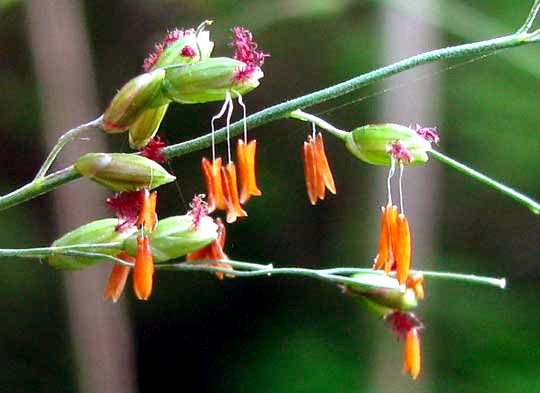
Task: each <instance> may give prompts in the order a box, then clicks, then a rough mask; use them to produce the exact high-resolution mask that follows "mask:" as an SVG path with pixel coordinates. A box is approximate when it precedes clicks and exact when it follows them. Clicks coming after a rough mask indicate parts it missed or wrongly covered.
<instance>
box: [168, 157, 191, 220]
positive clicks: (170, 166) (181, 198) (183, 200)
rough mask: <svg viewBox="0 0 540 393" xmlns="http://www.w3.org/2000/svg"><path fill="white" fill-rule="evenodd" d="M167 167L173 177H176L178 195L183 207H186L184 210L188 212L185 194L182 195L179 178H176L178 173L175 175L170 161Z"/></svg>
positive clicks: (175, 183)
mask: <svg viewBox="0 0 540 393" xmlns="http://www.w3.org/2000/svg"><path fill="white" fill-rule="evenodd" d="M167 166H168V167H169V171H171V173H172V174H173V176H174V177H176V179H175V181H174V185H175V186H176V190H177V191H178V195H179V196H180V200H181V201H182V205H183V206H184V209H185V210H188V205H187V203H186V200H185V199H184V194H183V193H182V189H181V188H180V182H179V181H178V177H177V176H176V173H174V170H173V167H172V165H171V163H170V162H168V161H167Z"/></svg>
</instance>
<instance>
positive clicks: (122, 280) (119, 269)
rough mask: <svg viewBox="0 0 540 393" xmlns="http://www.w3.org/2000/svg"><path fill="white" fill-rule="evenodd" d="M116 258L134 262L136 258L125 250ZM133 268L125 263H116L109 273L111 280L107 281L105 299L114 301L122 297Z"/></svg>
mask: <svg viewBox="0 0 540 393" xmlns="http://www.w3.org/2000/svg"><path fill="white" fill-rule="evenodd" d="M116 258H119V259H122V260H124V261H126V262H130V263H134V262H135V258H133V257H132V256H129V255H128V254H127V253H125V252H121V253H120V254H118V255H117V256H116ZM130 270H131V268H130V267H129V266H125V265H114V266H113V268H112V271H111V274H110V275H109V281H108V282H107V288H105V293H104V294H103V297H104V298H105V299H111V300H112V301H113V302H114V303H116V302H117V301H118V299H120V296H122V292H123V291H124V287H125V286H126V281H127V278H128V276H129V272H130Z"/></svg>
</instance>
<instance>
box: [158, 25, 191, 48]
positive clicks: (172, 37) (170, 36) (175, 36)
mask: <svg viewBox="0 0 540 393" xmlns="http://www.w3.org/2000/svg"><path fill="white" fill-rule="evenodd" d="M194 32H195V31H194V30H193V29H189V30H182V29H178V28H175V29H174V30H172V31H168V32H167V36H166V37H165V39H164V40H163V45H164V46H165V48H166V47H168V46H169V45H171V44H172V43H173V42H176V41H178V40H179V39H180V38H183V37H184V36H186V35H188V34H192V33H194Z"/></svg>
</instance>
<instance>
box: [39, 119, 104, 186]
mask: <svg viewBox="0 0 540 393" xmlns="http://www.w3.org/2000/svg"><path fill="white" fill-rule="evenodd" d="M102 119H103V116H100V117H98V118H97V119H95V120H92V121H89V122H88V123H85V124H81V125H80V126H77V127H75V128H72V129H71V130H69V131H68V132H66V133H65V134H64V135H62V136H61V137H60V138H59V139H58V142H57V143H56V145H55V146H54V147H53V148H52V150H51V152H50V153H49V155H48V156H47V158H46V159H45V162H44V163H43V165H42V166H41V168H39V171H38V173H37V175H36V177H35V178H34V180H33V181H32V183H34V182H37V181H39V180H41V179H42V178H43V177H44V176H45V174H46V173H47V171H48V170H49V168H50V167H51V165H52V163H53V162H54V160H55V159H56V157H57V156H58V154H59V153H60V151H61V150H62V149H63V147H64V146H65V145H67V144H68V143H69V142H71V141H73V140H74V139H75V138H77V137H78V136H79V135H81V134H82V133H84V132H86V131H89V130H95V129H96V128H100V127H101V120H102ZM32 183H30V184H32Z"/></svg>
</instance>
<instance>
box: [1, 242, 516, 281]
mask: <svg viewBox="0 0 540 393" xmlns="http://www.w3.org/2000/svg"><path fill="white" fill-rule="evenodd" d="M121 246H122V242H111V243H100V244H76V245H70V246H59V247H37V248H22V249H0V257H9V256H11V257H19V258H45V257H49V256H53V255H69V256H80V257H94V258H103V259H106V260H108V261H110V262H113V263H120V264H122V265H126V266H133V265H132V264H131V263H129V262H126V261H124V260H122V259H119V258H116V257H114V256H112V255H107V254H101V253H99V252H92V251H99V250H100V249H110V248H120V247H121ZM216 262H222V263H224V264H227V265H230V266H231V267H232V269H223V268H218V267H214V266H210V265H209V264H214V263H216ZM156 269H162V270H176V271H203V272H210V273H215V272H221V273H226V274H231V275H234V276H235V277H257V276H272V275H294V276H304V277H311V278H315V279H318V280H323V281H331V282H335V283H341V284H355V285H357V286H358V285H359V283H358V281H357V280H355V279H354V278H350V277H347V276H351V275H353V274H357V273H371V274H381V275H383V274H384V272H382V271H374V270H373V269H371V268H350V267H338V268H332V269H306V268H297V267H282V268H275V267H274V265H273V264H268V265H262V264H258V263H251V262H244V261H235V260H223V261H215V260H202V261H190V262H181V263H160V264H156ZM235 269H239V270H235ZM411 272H412V273H421V274H423V275H424V276H425V277H431V278H436V279H444V280H453V281H462V282H468V283H474V284H483V285H490V286H496V287H499V288H505V286H506V280H505V279H504V278H503V279H498V278H492V277H481V276H475V275H470V274H460V273H448V272H429V271H421V270H416V271H411ZM374 286H376V285H366V287H371V288H373V287H374ZM380 288H389V289H395V288H396V286H385V285H381V286H380Z"/></svg>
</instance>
